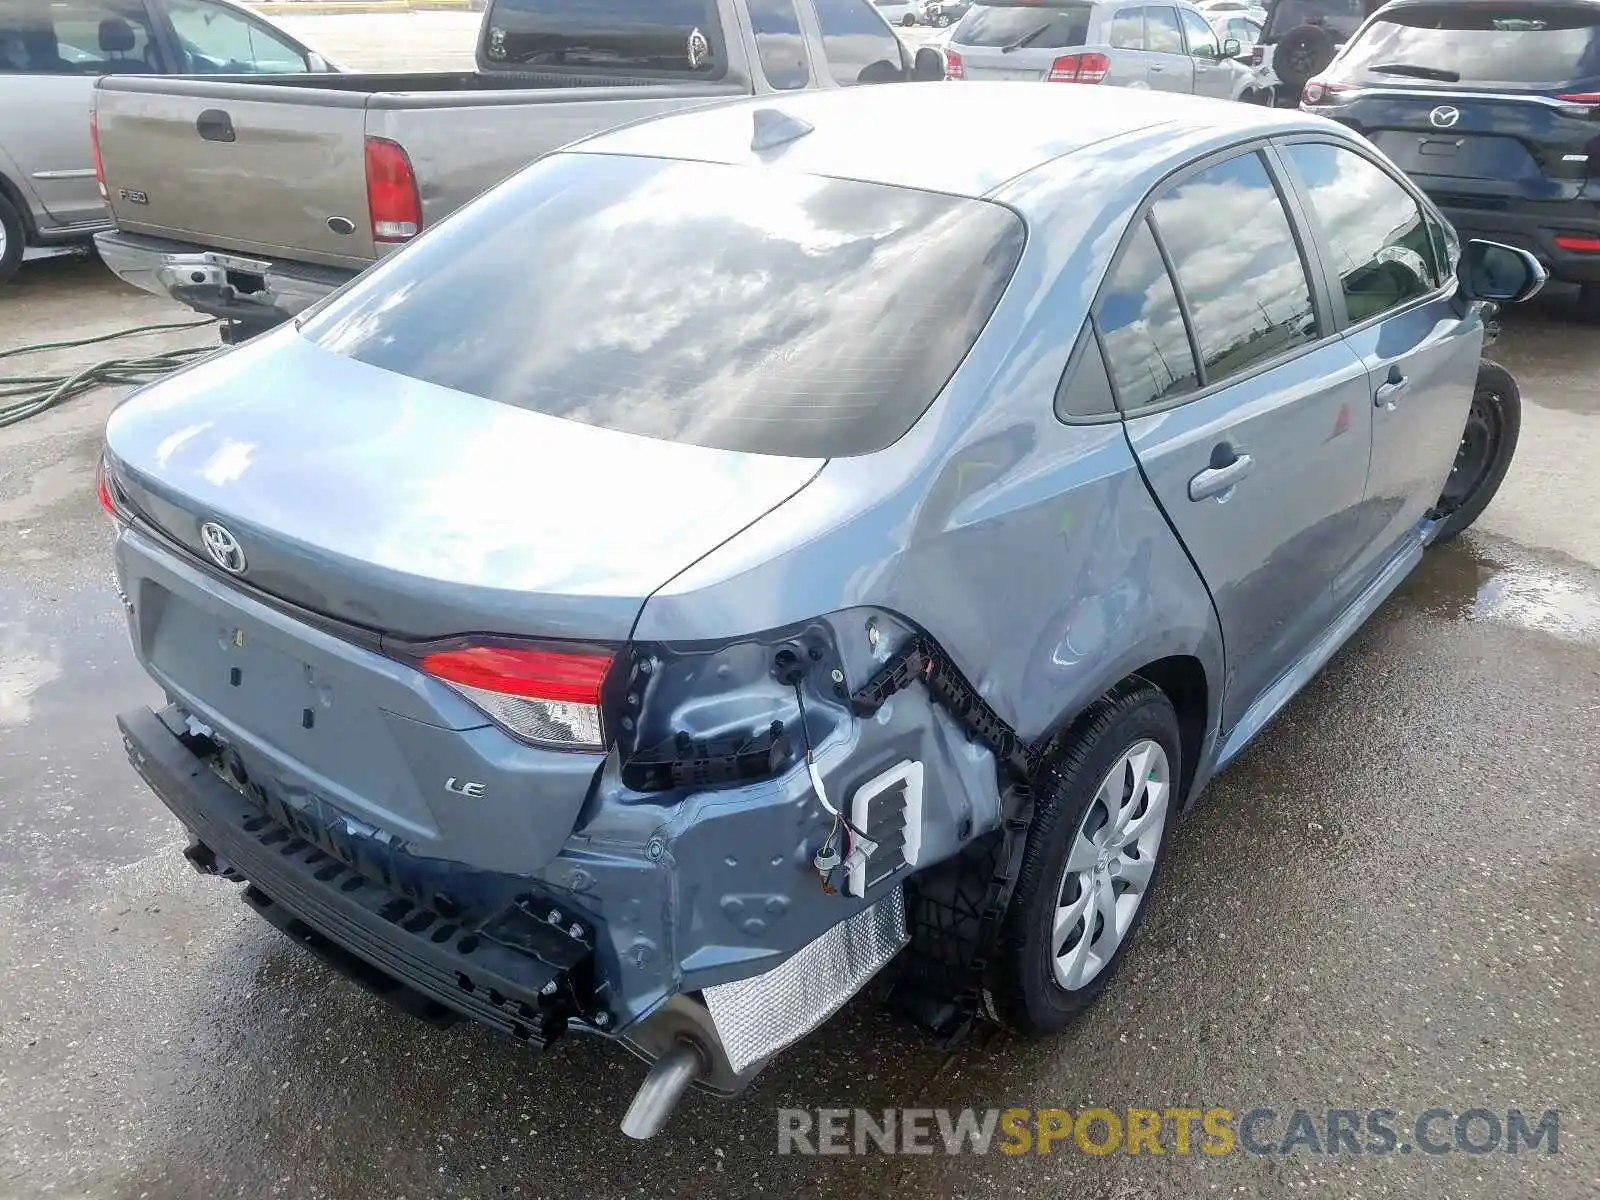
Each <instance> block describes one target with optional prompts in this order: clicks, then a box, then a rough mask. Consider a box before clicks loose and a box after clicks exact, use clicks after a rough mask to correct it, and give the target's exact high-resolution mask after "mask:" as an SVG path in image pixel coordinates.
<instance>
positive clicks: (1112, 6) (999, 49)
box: [945, 0, 1255, 100]
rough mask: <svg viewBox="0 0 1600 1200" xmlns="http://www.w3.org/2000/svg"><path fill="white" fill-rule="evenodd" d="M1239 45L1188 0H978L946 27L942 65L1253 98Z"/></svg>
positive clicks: (954, 71)
mask: <svg viewBox="0 0 1600 1200" xmlns="http://www.w3.org/2000/svg"><path fill="white" fill-rule="evenodd" d="M1238 53H1239V45H1238V43H1237V42H1235V41H1233V40H1231V39H1229V40H1227V41H1223V40H1222V39H1219V38H1218V36H1217V33H1216V31H1215V30H1214V29H1212V27H1211V24H1210V22H1208V21H1207V20H1206V19H1205V17H1204V16H1203V15H1202V14H1201V12H1200V10H1199V9H1197V8H1195V6H1194V5H1193V4H1190V3H1188V0H1164V2H1163V3H1160V4H1139V3H1136V2H1134V0H1046V3H1043V4H1039V3H1031V2H1029V3H1019V2H1018V0H979V3H976V4H974V5H973V6H972V8H971V9H970V10H968V12H967V15H966V16H965V17H963V18H962V19H961V23H960V24H959V25H958V26H956V29H955V32H954V33H953V34H951V36H950V42H949V45H948V47H947V49H946V50H945V59H946V66H945V71H946V74H947V75H948V76H949V78H951V79H1034V80H1043V81H1047V82H1050V83H1103V84H1108V85H1111V86H1114V87H1131V88H1149V89H1151V90H1153V91H1161V92H1191V93H1193V94H1195V95H1199V96H1218V97H1221V98H1223V99H1227V100H1253V99H1254V98H1255V97H1254V95H1253V91H1254V89H1255V79H1254V74H1253V72H1251V71H1250V69H1249V68H1247V67H1245V66H1244V65H1243V64H1242V63H1239V62H1237V61H1235V56H1236V55H1238Z"/></svg>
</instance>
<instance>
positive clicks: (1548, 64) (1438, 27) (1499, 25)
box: [1301, 0, 1600, 321]
mask: <svg viewBox="0 0 1600 1200" xmlns="http://www.w3.org/2000/svg"><path fill="white" fill-rule="evenodd" d="M1301 107H1302V108H1304V109H1306V110H1307V111H1309V112H1316V113H1320V114H1322V115H1323V116H1327V117H1332V118H1333V119H1335V120H1337V121H1342V122H1343V123H1344V124H1346V125H1349V126H1350V127H1352V128H1354V129H1357V130H1359V131H1360V132H1362V133H1363V134H1365V135H1366V136H1367V137H1368V138H1370V139H1371V140H1372V141H1373V142H1374V143H1375V144H1376V145H1377V146H1378V147H1379V148H1380V149H1382V150H1383V151H1384V152H1385V153H1386V154H1387V155H1388V156H1389V157H1390V158H1392V159H1393V160H1394V161H1395V162H1396V163H1397V164H1398V165H1399V166H1400V167H1401V168H1403V169H1404V170H1405V171H1406V172H1407V173H1408V174H1410V175H1411V177H1412V178H1413V179H1415V180H1416V182H1417V183H1418V184H1419V185H1420V186H1421V187H1422V189H1423V190H1424V191H1425V192H1427V193H1428V195H1429V196H1430V197H1431V198H1432V199H1433V200H1434V202H1435V203H1436V204H1438V206H1439V207H1440V208H1441V209H1442V210H1443V211H1444V213H1445V215H1446V216H1448V217H1449V218H1450V220H1451V221H1452V222H1453V223H1454V224H1455V226H1456V228H1457V229H1459V230H1460V231H1461V233H1462V235H1463V236H1464V237H1484V238H1492V239H1494V240H1496V241H1500V242H1507V243H1510V244H1513V245H1516V246H1520V247H1522V248H1524V249H1526V250H1530V251H1532V252H1533V253H1534V254H1536V255H1537V256H1538V257H1539V258H1540V260H1542V261H1543V263H1544V264H1545V266H1546V267H1547V268H1548V270H1549V272H1550V274H1551V276H1552V277H1553V278H1555V279H1558V280H1566V281H1568V282H1571V283H1576V284H1578V285H1580V287H1581V292H1580V296H1581V303H1582V306H1583V309H1584V311H1585V315H1586V316H1588V317H1589V318H1590V319H1592V320H1596V321H1600V0H1539V2H1532V3H1530V2H1528V0H1395V2H1394V3H1391V4H1389V5H1387V6H1385V7H1384V8H1383V9H1382V10H1381V11H1380V12H1378V13H1376V14H1375V15H1374V16H1372V17H1371V18H1369V19H1368V20H1367V22H1366V23H1365V24H1364V25H1362V27H1361V28H1360V29H1359V30H1358V31H1357V32H1356V34H1355V36H1354V37H1352V38H1351V40H1350V42H1349V43H1348V44H1347V45H1346V46H1345V48H1344V50H1343V52H1342V53H1341V54H1340V55H1339V57H1338V58H1337V59H1335V60H1334V62H1333V63H1332V64H1331V65H1330V66H1329V67H1328V69H1327V70H1326V71H1324V72H1323V73H1322V74H1320V75H1318V76H1317V77H1316V78H1314V79H1312V80H1311V81H1310V82H1309V83H1307V84H1306V88H1305V93H1304V96H1303V98H1302V104H1301Z"/></svg>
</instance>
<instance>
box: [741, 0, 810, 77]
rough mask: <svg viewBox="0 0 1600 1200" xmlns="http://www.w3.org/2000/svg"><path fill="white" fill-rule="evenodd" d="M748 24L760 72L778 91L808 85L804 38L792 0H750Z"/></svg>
mask: <svg viewBox="0 0 1600 1200" xmlns="http://www.w3.org/2000/svg"><path fill="white" fill-rule="evenodd" d="M750 25H751V28H752V30H753V31H754V33H755V35H756V53H757V55H758V56H759V57H760V59H761V73H762V74H763V75H765V76H766V77H767V82H768V83H770V84H771V85H772V86H773V87H775V88H778V89H779V90H780V91H788V90H790V89H792V88H803V87H805V86H806V84H808V83H810V82H811V68H810V67H809V66H808V65H807V64H806V39H805V35H804V34H802V33H801V32H800V14H799V13H797V12H796V11H795V7H794V0H750Z"/></svg>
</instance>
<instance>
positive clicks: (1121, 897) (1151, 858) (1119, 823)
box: [990, 681, 1181, 1035]
mask: <svg viewBox="0 0 1600 1200" xmlns="http://www.w3.org/2000/svg"><path fill="white" fill-rule="evenodd" d="M1180 745H1181V742H1180V739H1179V736H1178V719H1177V715H1176V714H1175V713H1174V712H1173V709H1172V704H1171V703H1170V702H1169V701H1168V700H1167V698H1166V696H1165V695H1164V694H1163V693H1162V692H1161V691H1160V690H1159V689H1157V688H1155V687H1153V686H1152V685H1150V684H1148V683H1144V682H1142V681H1140V682H1134V683H1129V684H1124V685H1121V686H1120V687H1118V688H1117V689H1115V690H1114V691H1112V692H1111V693H1110V694H1109V695H1107V696H1106V697H1105V698H1103V699H1101V700H1099V701H1098V702H1096V704H1095V705H1094V706H1093V708H1091V709H1090V710H1089V712H1088V713H1086V714H1085V715H1084V717H1083V718H1082V719H1081V720H1080V721H1079V722H1078V725H1077V727H1076V731H1075V734H1074V737H1073V739H1072V742H1071V744H1069V745H1067V746H1065V747H1064V748H1062V749H1061V750H1060V751H1059V752H1058V753H1057V754H1056V755H1055V757H1054V758H1053V759H1052V760H1051V761H1050V762H1049V763H1048V764H1047V765H1046V766H1045V767H1044V768H1043V771H1042V773H1041V777H1040V779H1039V781H1038V784H1037V794H1036V796H1035V799H1034V820H1033V827H1032V829H1031V830H1030V831H1029V834H1028V844H1027V848H1026V851H1025V853H1024V856H1023V864H1022V870H1021V872H1020V873H1019V875H1018V877H1017V886H1016V890H1015V892H1014V893H1013V894H1012V898H1011V906H1010V908H1009V909H1008V910H1007V912H1006V919H1005V924H1004V927H1003V929H1002V933H1001V940H1000V946H999V948H998V952H997V954H996V961H995V969H994V978H993V980H992V982H991V987H990V996H991V999H992V1002H993V1006H994V1012H995V1015H996V1016H998V1017H999V1018H1000V1020H1001V1021H1003V1022H1004V1023H1005V1024H1007V1025H1008V1026H1010V1027H1011V1028H1012V1029H1015V1030H1016V1031H1018V1032H1019V1033H1024V1034H1033V1035H1037V1034H1047V1033H1055V1032H1057V1031H1059V1030H1060V1029H1062V1028H1064V1027H1065V1026H1066V1025H1067V1024H1068V1023H1069V1022H1070V1021H1071V1020H1072V1019H1073V1018H1074V1017H1076V1016H1077V1015H1078V1014H1079V1013H1081V1012H1082V1011H1083V1010H1084V1009H1086V1008H1088V1007H1089V1005H1090V1004H1092V1003H1093V1002H1094V1000H1095V998H1096V997H1097V996H1098V995H1099V994H1100V992H1101V991H1102V990H1103V989H1104V988H1105V986H1106V983H1107V982H1108V981H1109V980H1110V978H1111V975H1112V972H1113V971H1115V970H1116V967H1117V964H1118V963H1119V962H1121V960H1122V958H1123V955H1124V954H1125V952H1126V951H1127V948H1128V945H1129V943H1130V942H1131V941H1132V939H1133V935H1134V932H1135V931H1136V930H1137V929H1138V927H1139V922H1140V920H1141V918H1142V917H1143V915H1144V910H1145V903H1144V902H1145V900H1146V898H1147V897H1148V896H1149V894H1150V891H1151V889H1152V888H1153V887H1154V884H1155V880H1156V874H1157V870H1158V866H1159V863H1160V857H1161V852H1162V850H1163V849H1164V848H1165V846H1166V843H1167V836H1168V833H1169V831H1170V829H1171V820H1170V817H1171V813H1172V807H1173V805H1174V804H1175V803H1176V801H1177V795H1176V790H1177V786H1178V780H1179V779H1180V778H1181V771H1180V767H1181V758H1180V751H1179V747H1180Z"/></svg>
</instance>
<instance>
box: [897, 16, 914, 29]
mask: <svg viewBox="0 0 1600 1200" xmlns="http://www.w3.org/2000/svg"><path fill="white" fill-rule="evenodd" d="M916 23H917V18H916V17H914V16H912V15H911V14H910V13H907V14H906V15H905V16H903V17H901V18H900V24H902V25H904V26H905V27H906V28H907V29H910V28H911V27H912V26H913V25H915V24H916Z"/></svg>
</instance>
